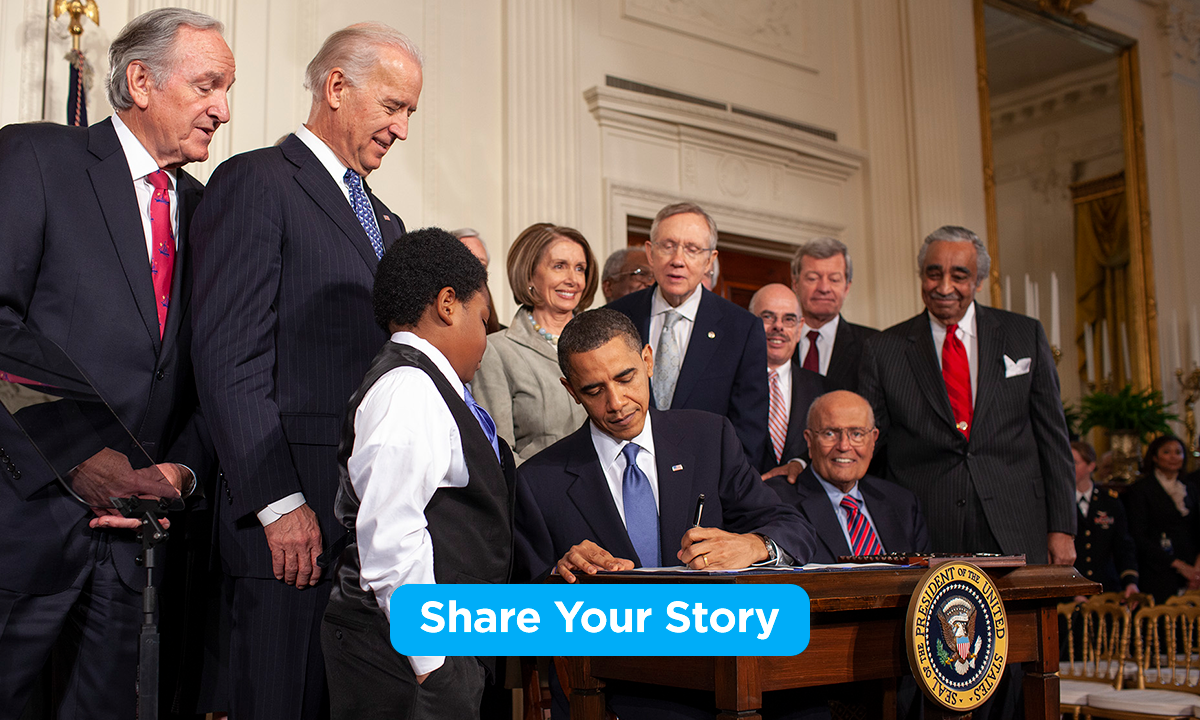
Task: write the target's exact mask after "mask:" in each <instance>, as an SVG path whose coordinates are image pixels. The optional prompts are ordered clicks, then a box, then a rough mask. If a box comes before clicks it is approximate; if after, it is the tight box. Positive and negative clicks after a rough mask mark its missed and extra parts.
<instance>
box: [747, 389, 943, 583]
mask: <svg viewBox="0 0 1200 720" xmlns="http://www.w3.org/2000/svg"><path fill="white" fill-rule="evenodd" d="M804 436H805V438H806V439H807V441H808V448H809V453H810V454H811V455H812V464H811V465H809V466H808V467H807V468H805V470H804V472H802V473H800V476H799V477H798V478H796V484H795V485H792V484H790V483H788V482H787V481H786V480H785V479H784V478H782V477H776V478H771V479H770V480H768V481H767V484H768V485H770V486H771V488H773V489H774V490H775V492H776V493H778V494H779V497H780V498H781V499H782V500H783V501H784V502H785V503H787V504H789V505H791V506H793V507H795V508H796V509H797V510H799V511H800V514H801V515H803V516H804V517H805V519H807V520H808V522H809V524H810V525H812V526H813V528H814V529H815V530H816V531H817V549H816V552H815V553H814V554H813V557H812V562H817V563H832V562H837V559H838V558H839V557H841V556H844V555H881V554H883V553H892V552H922V553H923V552H929V550H930V544H929V532H928V530H927V529H926V527H925V519H924V518H923V517H922V515H921V509H920V507H919V505H918V503H917V498H916V496H915V495H913V494H912V493H911V492H909V491H908V490H905V489H904V488H902V487H900V486H899V485H896V484H895V483H890V482H888V481H886V480H881V479H879V478H877V477H873V476H871V475H868V474H867V468H868V466H870V464H871V457H872V456H873V455H874V453H875V440H876V438H877V437H878V436H879V430H878V429H876V427H875V414H874V413H873V412H872V411H871V405H870V404H869V403H868V402H867V401H866V400H864V399H863V398H862V397H861V396H859V395H856V394H854V393H852V392H849V391H847V390H835V391H833V392H831V393H827V394H825V395H822V396H821V397H819V398H817V400H816V402H814V403H813V404H812V407H810V408H809V410H808V429H806V430H805V431H804Z"/></svg>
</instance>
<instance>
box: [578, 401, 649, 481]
mask: <svg viewBox="0 0 1200 720" xmlns="http://www.w3.org/2000/svg"><path fill="white" fill-rule="evenodd" d="M588 426H589V427H590V428H591V432H592V445H593V446H594V447H595V448H596V456H597V458H598V459H599V460H600V464H601V466H602V467H608V466H610V465H612V464H613V463H614V462H616V460H617V458H618V457H620V456H621V451H622V450H624V449H625V446H626V445H628V444H629V443H636V444H637V445H638V447H640V448H641V449H642V450H645V451H646V452H648V453H650V457H654V432H653V431H652V430H651V429H650V411H649V410H647V411H646V424H645V425H643V426H642V431H641V432H640V433H638V435H637V437H635V438H634V439H632V440H618V439H616V438H615V437H613V436H612V435H609V434H608V433H606V432H604V431H603V430H601V429H600V428H599V427H598V426H597V425H596V423H595V422H593V421H592V420H590V419H589V420H588Z"/></svg>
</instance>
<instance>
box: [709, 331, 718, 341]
mask: <svg viewBox="0 0 1200 720" xmlns="http://www.w3.org/2000/svg"><path fill="white" fill-rule="evenodd" d="M716 336H717V334H716V333H715V332H713V331H712V330H709V331H708V339H709V340H712V339H713V338H715V337H716Z"/></svg>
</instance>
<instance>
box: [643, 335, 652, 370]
mask: <svg viewBox="0 0 1200 720" xmlns="http://www.w3.org/2000/svg"><path fill="white" fill-rule="evenodd" d="M642 362H644V363H646V377H654V351H653V350H651V349H650V343H646V347H644V348H642Z"/></svg>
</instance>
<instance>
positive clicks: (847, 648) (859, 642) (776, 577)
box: [567, 565, 1100, 720]
mask: <svg viewBox="0 0 1200 720" xmlns="http://www.w3.org/2000/svg"><path fill="white" fill-rule="evenodd" d="M985 571H986V572H987V573H988V575H989V576H990V577H991V579H992V582H993V583H994V584H995V585H996V588H997V590H999V592H1000V596H1001V598H1002V599H1003V600H1004V609H1005V613H1006V614H1007V616H1008V626H1009V630H1010V633H1011V634H1010V636H1009V645H1008V653H1009V654H1008V661H1009V662H1010V663H1015V662H1020V663H1024V664H1025V666H1024V667H1025V680H1024V686H1023V687H1024V691H1025V715H1026V717H1027V718H1029V719H1030V720H1033V719H1034V718H1047V719H1049V718H1057V717H1059V704H1058V675H1057V672H1058V617H1057V613H1056V611H1055V605H1056V604H1057V603H1058V602H1059V601H1060V600H1061V599H1062V598H1067V597H1072V596H1075V595H1091V594H1094V593H1096V592H1099V591H1100V586H1099V585H1098V584H1096V583H1093V582H1091V581H1089V580H1086V579H1085V578H1084V577H1083V576H1081V575H1080V574H1079V573H1077V572H1076V571H1075V569H1074V568H1072V567H1063V566H1054V565H1029V566H1025V567H1019V568H987V569H986V570H985ZM925 572H926V571H925V569H922V568H900V567H897V568H880V569H861V570H848V571H817V572H781V573H755V574H730V575H691V574H688V575H665V574H664V575H645V574H641V573H602V574H599V575H596V576H590V577H589V576H581V577H580V581H581V582H583V583H718V584H745V585H753V584H760V583H790V584H794V585H799V586H800V587H802V588H804V590H805V591H806V592H807V593H808V596H809V599H810V602H811V609H812V622H811V633H810V636H809V643H808V648H807V649H806V650H805V651H804V652H802V653H800V654H799V655H796V656H793V657H573V658H567V669H568V678H567V684H568V685H569V686H570V688H571V718H572V720H604V717H605V711H604V695H603V687H604V681H605V680H628V681H633V682H641V683H650V684H655V685H665V686H670V687H677V688H688V689H693V690H702V691H706V692H714V693H715V695H716V706H717V707H718V708H719V709H720V710H721V714H720V715H719V716H718V717H720V718H722V720H725V719H732V718H739V720H742V719H744V720H751V719H755V718H759V715H758V712H757V711H758V709H759V708H761V707H762V694H763V693H764V692H769V691H772V690H784V689H789V688H800V687H812V686H819V685H829V684H834V683H845V682H857V681H863V680H882V681H888V680H889V679H891V678H897V677H900V676H902V675H907V674H909V669H908V655H907V650H906V649H905V644H904V637H905V630H904V625H905V616H906V613H907V610H908V602H909V599H910V598H911V597H912V593H913V590H914V589H915V588H916V586H917V583H918V582H919V581H920V579H921V577H922V576H923V575H924V574H925ZM881 688H882V692H883V697H882V701H883V707H881V708H880V715H879V716H880V717H883V718H892V717H894V712H895V702H894V699H895V698H894V689H895V683H894V682H890V683H888V682H884V683H883V684H882V685H881Z"/></svg>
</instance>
